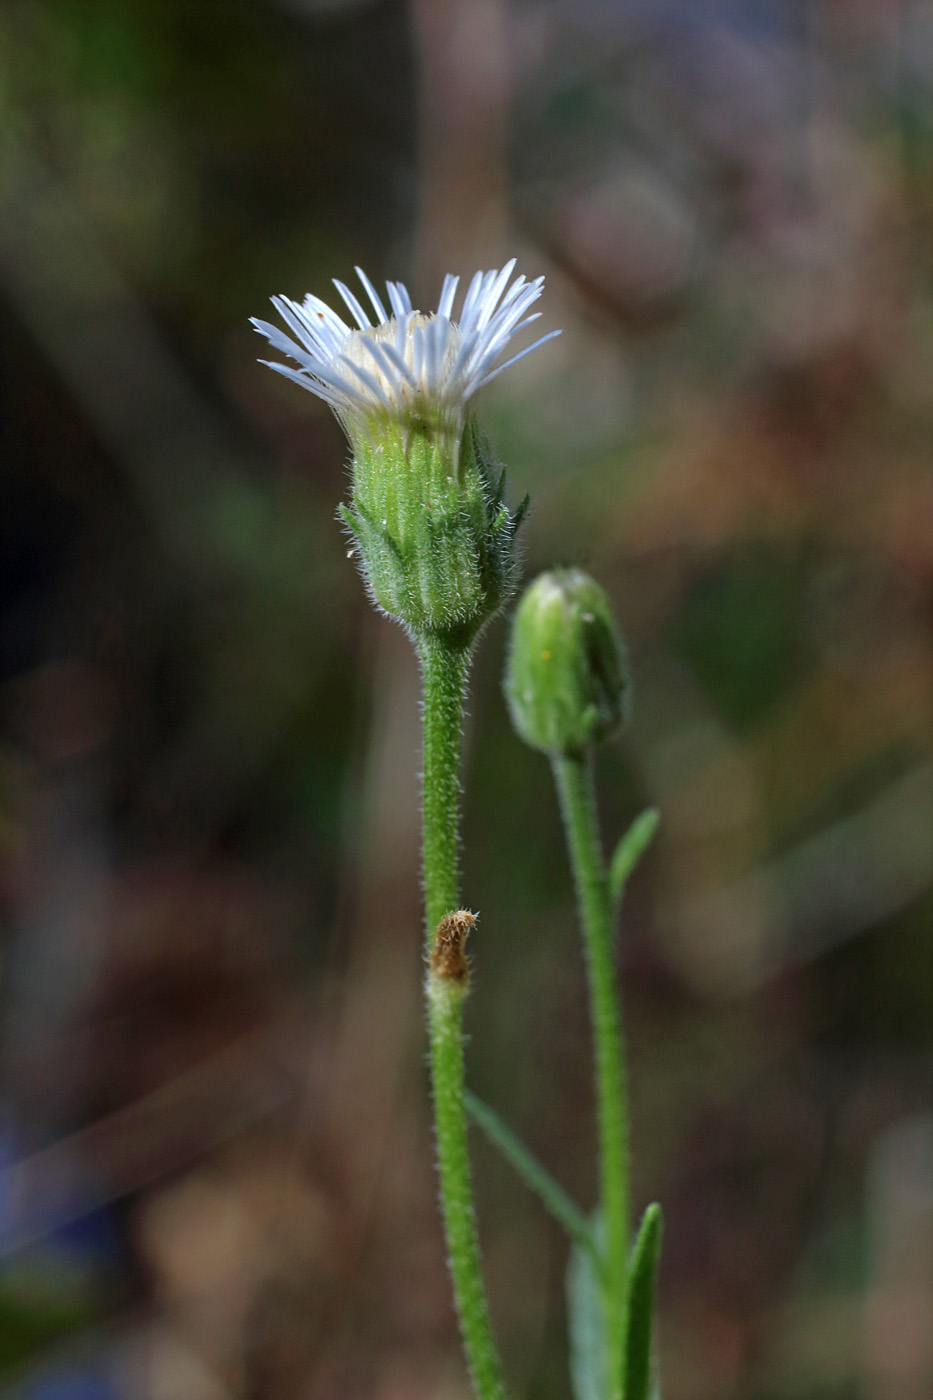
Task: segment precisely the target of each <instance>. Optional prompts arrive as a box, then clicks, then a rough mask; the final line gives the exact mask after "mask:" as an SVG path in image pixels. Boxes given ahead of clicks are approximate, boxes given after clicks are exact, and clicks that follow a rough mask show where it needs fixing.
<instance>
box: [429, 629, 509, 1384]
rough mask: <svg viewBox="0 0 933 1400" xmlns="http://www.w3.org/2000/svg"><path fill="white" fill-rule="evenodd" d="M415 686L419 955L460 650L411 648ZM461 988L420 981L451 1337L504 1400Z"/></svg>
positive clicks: (446, 899) (436, 853)
mask: <svg viewBox="0 0 933 1400" xmlns="http://www.w3.org/2000/svg"><path fill="white" fill-rule="evenodd" d="M419 652H420V656H421V666H422V679H423V685H424V797H423V800H424V896H425V911H426V918H427V936H428V948H429V952H430V948H431V941H432V939H433V935H434V932H435V930H436V928H437V925H438V924H439V923H440V921H441V919H442V918H443V917H444V915H445V914H448V913H451V912H453V911H454V910H456V909H457V908H458V906H459V902H460V897H459V869H458V866H459V860H458V857H459V850H458V842H459V818H460V778H459V769H460V734H461V726H462V722H463V696H464V690H465V687H466V677H467V670H468V668H469V649H468V648H462V649H458V648H456V647H453V646H451V645H449V644H446V643H444V642H441V641H439V640H438V639H436V638H421V639H419ZM465 993H466V986H465V984H463V983H460V982H456V981H451V980H448V979H446V978H444V977H442V976H439V975H438V974H437V972H436V971H432V972H430V973H429V975H428V984H427V1003H428V1026H429V1030H430V1042H431V1049H430V1055H431V1083H432V1088H433V1095H434V1125H435V1134H436V1138H437V1162H438V1173H439V1176H440V1189H441V1210H442V1213H443V1217H444V1230H445V1234H446V1237H447V1251H448V1258H449V1264H450V1273H451V1278H452V1280H453V1288H454V1297H455V1300H456V1304H457V1312H458V1315H459V1318H460V1332H461V1335H462V1337H463V1345H464V1349H465V1351H466V1356H467V1363H468V1365H469V1368H470V1373H471V1375H472V1377H473V1384H474V1387H475V1389H476V1392H477V1394H478V1396H479V1397H480V1400H505V1395H506V1391H505V1384H504V1382H503V1379H502V1371H501V1367H500V1364H499V1357H498V1354H497V1352H496V1345H495V1342H494V1340H493V1336H492V1328H491V1326H490V1322H489V1310H488V1306H487V1303H486V1292H485V1288H484V1285H483V1274H482V1266H481V1263H480V1253H479V1240H478V1238H477V1232H476V1217H475V1213H474V1209H473V1188H472V1184H471V1180H470V1157H469V1144H468V1140H467V1115H466V1105H465V1102H464V1066H463V1003H464V999H465Z"/></svg>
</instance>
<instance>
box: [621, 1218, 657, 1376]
mask: <svg viewBox="0 0 933 1400" xmlns="http://www.w3.org/2000/svg"><path fill="white" fill-rule="evenodd" d="M661 1225H662V1218H661V1207H660V1206H659V1205H658V1204H657V1202H655V1203H654V1204H653V1205H650V1206H649V1207H648V1209H647V1210H646V1211H645V1214H644V1216H643V1218H642V1222H641V1228H640V1229H639V1231H638V1238H637V1240H636V1241H635V1247H634V1249H633V1250H632V1260H631V1265H630V1269H629V1294H628V1310H627V1316H628V1323H627V1336H626V1339H625V1391H624V1394H625V1400H648V1393H649V1385H650V1382H651V1342H652V1324H653V1318H654V1287H655V1277H656V1275H657V1271H658V1256H659V1254H660V1252H661Z"/></svg>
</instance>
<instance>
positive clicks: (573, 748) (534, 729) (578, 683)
mask: <svg viewBox="0 0 933 1400" xmlns="http://www.w3.org/2000/svg"><path fill="white" fill-rule="evenodd" d="M629 692H630V682H629V674H628V663H627V659H626V655H625V648H624V645H623V643H622V640H621V638H620V636H619V634H618V632H617V630H616V626H615V620H614V618H613V615H612V608H611V607H610V604H609V599H608V598H607V597H606V594H605V592H604V591H603V589H602V588H600V586H599V584H598V583H596V582H595V581H594V580H593V579H591V578H590V577H589V575H588V574H585V573H583V572H581V570H579V569H554V570H551V571H549V572H548V573H544V574H540V575H539V576H538V578H537V579H535V581H534V583H532V584H530V585H529V587H528V588H527V589H526V590H525V592H524V594H523V595H522V598H521V600H520V602H519V605H518V608H517V609H516V612H515V617H514V619H513V623H512V637H511V644H510V647H509V656H508V662H507V665H506V673H505V695H506V700H507V701H508V706H509V712H510V714H511V716H512V723H513V724H514V726H515V728H516V730H517V731H518V733H519V734H520V735H521V737H522V738H523V739H524V740H525V742H526V743H527V744H530V745H531V746H532V747H533V748H536V749H542V750H543V751H544V752H545V753H550V754H570V753H579V752H581V751H582V750H583V749H586V748H587V747H588V746H589V745H591V744H598V743H601V742H602V741H603V740H604V739H608V738H610V737H611V735H612V734H614V733H615V731H616V730H618V729H619V728H620V726H621V725H622V724H623V723H624V722H625V720H626V719H627V718H628V705H629Z"/></svg>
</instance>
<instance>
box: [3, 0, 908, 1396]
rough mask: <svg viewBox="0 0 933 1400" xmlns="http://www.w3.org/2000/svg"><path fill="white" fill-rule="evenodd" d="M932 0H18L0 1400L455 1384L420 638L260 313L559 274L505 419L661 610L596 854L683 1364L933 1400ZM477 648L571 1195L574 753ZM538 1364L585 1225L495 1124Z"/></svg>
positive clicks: (511, 1278)
mask: <svg viewBox="0 0 933 1400" xmlns="http://www.w3.org/2000/svg"><path fill="white" fill-rule="evenodd" d="M931 97H933V9H931V6H930V5H929V4H928V3H925V2H924V0H858V2H857V3H856V0H852V3H842V2H841V0H836V3H831V0H798V2H792V0H785V2H784V3H780V2H779V0H770V2H769V0H704V3H701V4H697V3H690V0H655V2H654V3H647V0H646V2H645V3H635V0H603V3H595V0H548V3H544V0H542V2H541V3H530V2H528V0H524V2H521V3H520V2H519V0H512V3H507V0H459V3H458V0H412V3H411V4H410V5H407V6H406V5H403V4H401V3H376V2H375V0H372V2H371V3H363V0H279V3H273V0H223V3H222V0H215V3H209V0H185V3H173V0H122V3H121V0H4V3H3V5H2V7H0V451H2V474H0V499H2V509H0V538H2V546H0V580H2V589H0V666H2V689H0V700H2V738H0V894H2V904H0V910H2V953H0V957H2V961H0V996H2V1008H3V1023H2V1032H3V1034H2V1057H0V1070H2V1080H0V1093H2V1097H0V1393H2V1394H3V1395H9V1396H18V1397H23V1400H40V1397H41V1400H137V1398H138V1400H241V1398H242V1400H265V1397H269V1400H272V1398H273V1397H274V1400H292V1397H294V1400H299V1398H300V1397H313V1400H338V1398H342V1397H348V1400H356V1397H361V1396H366V1397H368V1398H369V1400H442V1397H443V1400H466V1396H467V1394H468V1392H467V1389H466V1383H465V1380H464V1376H463V1371H462V1365H461V1361H460V1358H459V1353H458V1347H457V1340H456V1335H455V1324H454V1321H453V1317H452V1313H451V1307H450V1301H449V1292H448V1286H447V1282H446V1277H445V1271H444V1257H443V1246H442V1243H441V1239H440V1233H439V1226H438V1221H437V1216H436V1208H435V1187H434V1182H433V1176H432V1171H433V1163H432V1149H431V1143H430V1134H429V1124H428V1113H427V1105H426V1088H425V1072H424V1062H423V1039H422V1032H421V1025H420V978H421V972H422V967H421V960H420V956H421V955H420V928H419V921H420V914H419V888H418V856H417V836H418V830H417V829H418V791H417V772H418V711H417V690H418V680H417V674H416V667H415V663H414V659H413V657H412V654H411V651H410V648H409V645H408V643H407V641H406V639H405V638H404V637H403V636H402V635H401V634H400V633H399V632H397V631H396V630H394V629H393V628H392V627H391V626H390V625H389V624H388V623H386V622H384V621H383V620H381V619H379V618H377V617H375V616H374V615H373V614H372V613H371V611H370V610H369V608H368V606H367V604H366V602H365V599H364V597H363V594H362V589H361V587H360V585H359V582H358V580H357V578H356V576H355V573H354V570H353V567H352V565H351V563H350V562H349V561H348V559H347V557H346V541H345V540H344V538H343V536H342V534H341V530H340V528H339V526H338V524H337V522H336V519H335V511H336V507H337V504H338V502H339V501H340V499H341V497H342V496H343V495H344V494H345V491H346V480H345V456H346V449H345V444H344V442H343V439H342V436H341V434H340V431H339V428H338V427H337V425H336V424H335V423H334V422H333V421H332V419H331V417H330V415H329V413H328V411H327V409H326V408H325V407H324V406H323V405H322V404H320V403H318V402H317V401H316V400H314V399H313V398H312V397H311V396H310V395H307V394H302V393H301V392H300V391H299V390H298V389H297V388H296V387H295V386H293V385H290V384H287V383H285V382H283V381H280V380H279V379H278V378H277V377H276V376H274V375H272V374H271V373H270V372H269V371H268V370H265V369H263V368H262V367H261V366H258V365H257V364H256V362H255V360H256V356H257V355H259V354H262V353H263V352H264V346H263V342H261V341H260V340H259V339H258V338H257V337H256V336H255V335H254V334H253V333H252V332H251V330H250V328H249V326H248V324H247V318H248V317H249V316H250V315H259V316H265V315H267V314H268V302H267V299H268V297H269V295H270V294H272V293H276V292H285V293H287V294H289V295H291V296H297V297H300V296H303V295H304V293H305V292H306V291H309V290H311V291H314V292H316V293H318V294H320V295H325V296H326V295H327V294H328V293H327V288H328V286H329V279H330V278H331V277H335V276H336V277H341V278H344V279H346V278H347V276H348V274H349V273H350V271H351V269H352V266H353V264H354V263H360V264H361V265H362V266H363V267H365V269H366V270H367V272H369V274H370V275H371V276H373V277H374V278H376V279H381V278H385V277H392V278H396V277H401V278H403V279H405V280H407V281H408V282H409V285H410V286H411V287H412V289H413V293H414V295H415V300H416V304H417V303H418V302H419V301H420V302H421V304H422V305H425V304H428V305H433V304H434V300H435V298H436V296H437V293H438V290H439V286H440V280H441V277H442V275H443V273H444V272H445V271H447V270H451V271H456V272H459V273H461V274H464V275H467V276H469V274H471V273H472V271H473V270H474V268H476V267H477V266H480V265H482V266H484V267H485V266H494V265H495V266H498V265H500V264H501V262H502V261H504V260H505V258H506V257H508V256H510V255H512V254H516V255H518V257H519V270H520V271H523V272H525V273H526V274H527V275H528V276H533V275H536V274H538V273H541V272H544V273H545V274H546V275H547V279H548V281H547V289H546V293H545V298H544V301H543V302H542V309H543V311H544V319H543V321H542V323H541V324H542V329H544V330H548V329H551V328H552V327H554V326H561V327H563V331H564V334H563V335H562V336H561V337H560V339H558V340H556V341H555V342H553V343H552V344H550V345H548V346H547V347H546V348H545V349H543V350H542V351H541V352H540V353H536V354H535V355H533V356H530V357H529V358H528V359H527V360H525V361H524V362H523V363H522V364H521V365H520V366H518V367H517V368H516V369H515V371H514V372H510V373H509V374H508V375H506V376H504V377H503V378H502V379H501V380H499V381H497V383H496V384H495V386H494V387H493V388H490V390H489V391H488V393H487V394H486V397H485V399H484V404H483V408H482V414H483V420H484V425H485V426H486V428H487V429H488V430H489V432H490V434H491V436H492V437H493V439H494V441H495V444H496V446H497V449H498V451H499V453H500V455H501V457H502V459H503V460H504V461H506V462H508V463H509V465H510V467H511V469H512V481H513V488H514V490H515V492H516V493H517V494H518V495H520V494H521V493H523V492H524V491H525V490H526V489H527V490H530V492H531V493H532V497H533V501H534V506H533V511H532V514H531V517H530V519H529V521H528V524H527V526H526V529H525V534H524V546H525V551H526V559H525V567H526V575H527V576H528V577H530V576H532V575H533V574H534V573H535V572H536V571H537V570H538V569H540V568H542V567H545V566H547V565H550V564H555V563H559V564H578V565H580V566H582V567H584V568H586V569H588V570H590V571H591V572H592V573H593V574H595V575H596V576H597V577H598V578H599V579H600V581H601V582H602V583H603V584H604V586H605V587H606V588H607V589H608V591H609V593H610V595H611V596H612V598H613V600H614V602H615V605H616V607H617V610H618V615H619V618H620V622H621V625H622V627H623V629H624V631H625V632H626V635H627V637H628V640H629V645H630V650H631V656H632V662H633V669H634V676H635V686H636V699H635V719H634V723H633V725H632V728H631V730H630V732H629V734H628V735H627V736H626V737H625V738H624V740H623V741H622V742H621V743H619V744H617V745H615V746H613V747H612V748H611V749H609V750H607V751H606V752H605V753H604V754H603V756H602V759H601V767H600V778H601V787H602V795H603V800H604V815H605V824H606V829H607V836H608V837H609V838H610V839H614V838H615V837H616V836H617V835H618V833H619V832H620V831H621V830H622V828H623V826H624V825H625V824H626V823H627V822H628V821H629V820H630V819H631V817H632V816H633V815H634V814H635V813H636V812H637V811H639V810H640V809H641V808H642V807H644V806H646V805H648V804H649V803H654V804H657V805H658V806H659V807H660V808H661V809H662V812H663V826H662V829H661V833H660V835H659V838H658V840H657V843H656V846H655V847H654V848H653V850H652V852H651V853H650V855H649V857H648V858H647V860H646V861H645V863H644V865H643V867H642V868H641V870H640V871H639V873H638V875H637V877H636V878H635V880H634V881H633V884H632V887H631V891H630V897H629V900H628V903H627V907H626V909H625V912H624V919H623V930H622V936H621V939H620V963H621V967H622V971H623V975H624V980H625V1000H626V1008H627V1015H628V1023H629V1027H630V1042H631V1073H632V1084H633V1095H634V1115H635V1118H634V1132H635V1145H636V1196H637V1201H638V1203H639V1205H640V1206H641V1205H644V1204H645V1203H646V1202H647V1201H648V1200H650V1199H652V1198H658V1199H660V1200H661V1202H662V1203H663V1205H664V1209H665V1214H666V1219H667V1233H666V1241H665V1256H664V1261H663V1270H662V1279H661V1313H662V1325H661V1337H660V1344H661V1356H662V1364H663V1368H664V1375H665V1392H664V1393H665V1397H666V1400H727V1397H735V1400H785V1398H786V1400H850V1397H851V1400H863V1397H864V1400H875V1397H877V1400H924V1397H927V1396H929V1395H930V1393H931V1392H933V1117H931V1107H930V1093H929V1091H930V1087H931V1072H930V1071H931V1044H930V1034H929V1032H930V1024H931V1016H933V966H931V964H933V954H931V939H930V931H931V922H933V919H931V915H933V898H931V881H933V757H931V745H930V740H931V714H933V705H931V700H933V683H931V681H933V656H931V645H930V622H931V596H933V595H931V580H933V529H931V526H933V477H931V471H930V455H931V446H933V241H931V234H933V194H931V191H933V183H931V175H933V102H931ZM504 635H505V628H504V625H503V623H502V622H501V621H500V622H498V623H497V624H495V626H494V627H493V628H491V629H490V631H489V633H488V634H487V636H486V638H485V639H484V642H483V645H482V648H481V650H480V654H479V658H478V663H477V668H476V673H475V679H474V687H473V693H472V699H471V704H470V722H469V730H468V734H467V745H466V750H467V753H466V773H465V778H466V792H467V798H466V813H465V890H464V893H465V897H466V900H467V902H468V903H469V904H470V906H471V907H472V908H474V909H478V910H480V911H481V916H482V917H481V921H480V925H479V929H478V931H477V934H476V938H475V947H474V953H475V992H474V995H473V997H472V999H471V1003H470V1008H469V1017H468V1022H469V1032H470V1036H471V1041H470V1046H469V1066H470V1079H471V1082H472V1085H473V1087H474V1088H475V1089H476V1091H477V1092H479V1093H480V1094H481V1095H483V1096H484V1097H485V1098H486V1099H487V1100H488V1101H489V1102H491V1103H492V1104H493V1105H494V1106H495V1107H497V1108H498V1109H499V1110H500V1111H501V1112H502V1113H503V1114H504V1115H505V1116H506V1117H507V1118H508V1119H509V1120H510V1121H511V1122H512V1123H513V1124H514V1126H515V1127H516V1128H517V1129H518V1130H519V1131H520V1132H521V1133H522V1134H523V1135H524V1136H525V1137H526V1139H527V1140H528V1141H529V1142H530V1143H531V1145H532V1146H533V1147H534V1148H535V1149H536V1150H537V1151H538V1152H539V1153H540V1155H541V1156H542V1157H543V1158H544V1159H545V1160H546V1161H547V1162H548V1164H549V1165H550V1166H551V1168H552V1169H553V1171H554V1173H555V1174H556V1175H557V1176H558V1177H559V1178H560V1179H561V1180H562V1181H563V1182H564V1183H565V1184H566V1185H567V1186H568V1188H571V1189H572V1190H573V1191H574V1192H575V1193H576V1194H577V1196H578V1197H579V1199H580V1200H581V1201H582V1202H583V1203H584V1204H586V1205H589V1204H590V1202H591V1201H592V1199H593V1195H594V1190H595V1173H594V1163H593V1122H592V1104H591V1097H590V1088H589V1041H588V1031H587V1022H586V1004H585V989H584V986H583V981H582V973H581V967H580V960H579V955H578V950H577V939H576V931H575V926H574V914H573V907H572V899H571V891H570V884H569V876H568V872H567V868H566V861H565V857H564V855H563V851H562V847H561V844H560V836H559V826H558V821H557V815H556V808H555V803H554V800H553V794H552V792H551V788H550V777H549V774H548V771H547V765H546V764H545V763H544V761H543V760H542V759H541V758H540V756H538V755H536V754H534V753H532V752H531V751H529V750H526V749H524V748H523V747H522V746H521V745H520V744H519V742H518V741H517V739H516V738H515V737H514V736H513V735H512V733H511V731H510V729H509V727H508V723H507V720H506V716H505V710H504V705H503V702H502V698H501V692H500V676H501V668H502V652H503V639H504ZM475 1162H476V1173H477V1186H478V1193H479V1203H480V1215H481V1230H482V1236H483V1239H484V1242H485V1247H486V1259H487V1270H488V1277H489V1285H490V1290H491V1297H492V1306H493V1312H494V1315H495V1319H496V1326H497V1331H498V1334H499V1337H500V1340H501V1346H502V1351H503V1353H504V1358H505V1363H506V1369H507V1371H508V1374H509V1376H510V1377H511V1378H512V1382H513V1387H514V1395H515V1396H516V1397H526V1398H527V1400H551V1397H554V1398H555V1400H556V1397H564V1396H567V1395H568V1394H569V1381H568V1375H567V1369H566V1342H565V1334H564V1321H563V1273H564V1268H565V1264H566V1249H565V1246H564V1243H563V1241H562V1239H561V1238H560V1236H559V1234H558V1233H557V1231H556V1229H555V1228H553V1227H552V1225H551V1223H550V1222H549V1221H548V1220H547V1219H546V1218H545V1217H544V1216H543V1215H542V1213H541V1211H540V1210H539V1208H538V1206H537V1204H536V1203H535V1202H534V1201H533V1200H532V1199H530V1198H529V1197H528V1196H527V1195H526V1194H525V1192H524V1190H523V1188H522V1187H521V1186H520V1185H519V1184H518V1183H517V1182H516V1181H515V1179H514V1178H513V1177H512V1175H511V1174H510V1172H509V1170H508V1168H507V1167H506V1166H504V1165H503V1164H502V1163H501V1162H499V1161H498V1160H496V1159H495V1157H494V1156H493V1154H492V1152H491V1151H490V1150H489V1149H488V1148H487V1147H486V1145H485V1144H483V1143H482V1142H477V1143H476V1144H475Z"/></svg>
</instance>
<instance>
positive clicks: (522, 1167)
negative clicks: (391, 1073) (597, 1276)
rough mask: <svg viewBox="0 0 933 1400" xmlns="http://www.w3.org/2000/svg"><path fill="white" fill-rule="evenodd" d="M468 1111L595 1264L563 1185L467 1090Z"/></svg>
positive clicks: (583, 1224)
mask: <svg viewBox="0 0 933 1400" xmlns="http://www.w3.org/2000/svg"><path fill="white" fill-rule="evenodd" d="M465 1097H466V1106H467V1112H468V1113H469V1115H470V1117H471V1118H472V1119H473V1122H474V1123H475V1124H476V1125H477V1127H479V1128H481V1129H482V1131H483V1132H484V1133H485V1134H486V1136H487V1137H488V1139H489V1141H490V1142H491V1143H492V1144H493V1146H494V1147H498V1149H499V1151H500V1152H501V1153H502V1155H503V1157H504V1158H505V1159H506V1161H507V1162H509V1163H510V1164H511V1165H512V1166H513V1167H514V1168H515V1170H516V1172H517V1173H518V1175H519V1176H520V1177H521V1179H522V1181H524V1183H525V1185H526V1186H527V1187H529V1189H530V1190H532V1191H534V1192H535V1194H536V1195H537V1196H539V1197H540V1199H541V1201H542V1202H543V1204H544V1205H545V1207H546V1208H547V1210H549V1211H550V1213H551V1215H553V1217H554V1219H555V1220H556V1221H558V1223H559V1224H561V1225H563V1227H564V1229H565V1230H566V1231H567V1234H568V1235H569V1236H570V1238H571V1239H572V1240H574V1241H575V1242H576V1243H577V1244H578V1245H579V1246H580V1248H581V1249H583V1250H585V1251H586V1252H588V1253H589V1254H590V1255H591V1256H592V1257H593V1260H594V1261H595V1262H597V1263H598V1255H597V1252H596V1244H595V1241H594V1239H593V1233H592V1231H591V1230H590V1226H589V1223H588V1221H587V1219H586V1216H585V1215H584V1214H583V1212H582V1210H580V1207H579V1206H578V1205H576V1204H575V1203H574V1202H573V1201H572V1200H571V1199H570V1197H569V1196H568V1195H567V1192H566V1191H565V1190H564V1188H563V1187H562V1186H560V1185H559V1184H558V1183H557V1182H556V1181H555V1180H554V1178H553V1177H552V1176H551V1174H550V1172H549V1171H548V1170H547V1168H546V1167H543V1166H542V1165H541V1163H540V1162H539V1161H538V1159H537V1157H535V1156H533V1155H532V1153H530V1152H529V1151H528V1148H527V1147H526V1146H525V1144H524V1143H523V1142H522V1140H521V1139H520V1138H519V1137H517V1136H516V1134H515V1133H513V1132H512V1129H511V1128H510V1127H509V1126H508V1125H507V1124H506V1123H504V1122H503V1121H502V1119H501V1118H500V1117H499V1115H498V1113H496V1111H495V1109H492V1108H490V1107H489V1105H488V1104H486V1103H483V1100H482V1099H478V1098H477V1097H476V1095H475V1094H472V1093H470V1090H469V1089H467V1091H466V1095H465Z"/></svg>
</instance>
